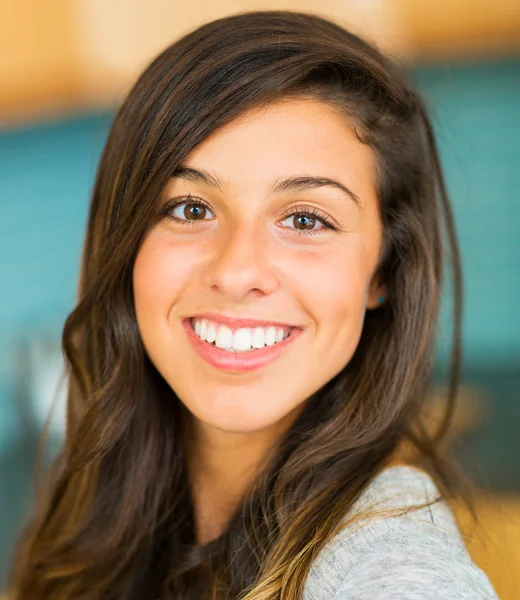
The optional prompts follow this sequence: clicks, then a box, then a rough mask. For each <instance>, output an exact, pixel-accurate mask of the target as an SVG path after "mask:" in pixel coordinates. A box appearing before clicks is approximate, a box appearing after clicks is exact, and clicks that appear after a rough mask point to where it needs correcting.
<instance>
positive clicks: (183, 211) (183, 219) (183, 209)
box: [162, 198, 213, 224]
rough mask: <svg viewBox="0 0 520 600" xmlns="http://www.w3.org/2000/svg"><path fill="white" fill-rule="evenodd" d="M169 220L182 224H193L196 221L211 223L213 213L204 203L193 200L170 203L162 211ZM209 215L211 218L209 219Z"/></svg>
mask: <svg viewBox="0 0 520 600" xmlns="http://www.w3.org/2000/svg"><path fill="white" fill-rule="evenodd" d="M162 214H164V215H165V216H166V217H167V218H168V219H171V220H173V221H177V222H178V223H182V224H193V223H195V222H196V221H211V220H212V215H213V213H212V212H211V210H210V209H209V208H208V207H207V206H206V205H205V204H204V203H203V202H199V201H195V200H193V199H191V198H188V199H178V200H174V201H172V202H169V203H168V204H167V205H166V206H165V208H164V210H163V211H162ZM208 215H209V216H210V218H209V219H208V218H207V217H208Z"/></svg>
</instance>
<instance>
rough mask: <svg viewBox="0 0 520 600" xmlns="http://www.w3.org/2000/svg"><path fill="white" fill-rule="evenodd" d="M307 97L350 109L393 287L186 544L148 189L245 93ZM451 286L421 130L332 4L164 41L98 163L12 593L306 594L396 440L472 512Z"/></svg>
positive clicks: (384, 267)
mask: <svg viewBox="0 0 520 600" xmlns="http://www.w3.org/2000/svg"><path fill="white" fill-rule="evenodd" d="M301 97H308V98H312V99H315V100H319V101H323V102H326V103H328V104H330V105H332V106H334V107H336V108H337V109H339V110H340V111H342V113H343V114H344V115H345V116H346V117H348V118H349V120H350V122H353V123H354V124H355V131H356V134H357V135H358V137H359V139H360V140H361V141H362V142H364V143H366V144H368V145H369V146H370V147H371V148H372V149H373V151H374V152H375V156H376V158H377V167H378V170H377V186H378V198H379V202H380V210H381V216H382V221H383V227H384V233H383V251H382V254H381V259H380V263H379V265H378V271H377V273H378V275H379V278H380V281H382V282H383V283H384V284H386V286H387V290H388V294H387V298H386V301H385V303H384V304H383V305H382V306H381V307H380V308H378V309H376V310H372V311H368V312H367V314H366V319H365V323H364V328H363V332H362V335H361V339H360V342H359V345H358V347H357V349H356V352H355V354H354V356H353V357H352V359H351V360H350V361H349V363H348V364H347V365H346V366H345V368H344V369H343V370H342V371H341V372H340V373H339V374H337V375H336V376H335V377H334V378H333V379H331V380H330V381H329V382H327V383H326V384H325V385H324V386H323V387H322V388H321V389H320V390H318V391H317V392H316V393H315V394H313V395H312V396H311V397H310V398H309V399H308V400H307V401H306V403H305V407H304V410H303V411H302V413H301V414H300V415H299V417H298V419H297V420H296V421H295V423H294V424H293V425H292V426H291V428H290V429H289V431H288V432H287V434H286V435H285V437H284V438H283V440H282V442H281V443H280V444H279V446H278V447H277V448H276V449H273V452H272V453H271V454H270V455H269V456H268V457H266V459H265V463H264V465H263V467H262V469H261V470H260V471H259V473H258V476H257V478H256V480H255V482H254V484H253V485H252V486H251V488H250V489H249V490H248V491H247V493H246V494H245V496H244V498H243V499H242V501H241V502H240V504H239V506H238V507H237V508H236V510H235V512H234V513H233V515H232V516H231V519H230V521H229V523H228V526H227V528H226V529H225V531H224V532H223V533H222V535H220V536H219V537H218V538H217V539H215V540H213V541H211V542H209V543H208V544H205V545H197V544H196V543H195V539H194V534H193V523H194V516H193V505H192V501H191V497H190V489H189V485H188V479H187V472H186V467H185V457H184V454H183V452H184V450H183V448H184V446H183V443H182V434H183V432H182V429H181V423H182V410H183V408H182V402H180V400H179V398H178V397H177V395H176V394H175V392H174V391H173V390H172V389H171V388H170V387H169V386H168V385H167V383H166V382H165V381H164V379H163V378H162V377H161V376H160V375H159V373H158V371H157V370H156V369H155V367H154V365H153V364H152V362H151V361H150V359H149V358H148V357H147V355H146V352H145V350H144V348H143V344H142V341H141V338H140V334H139V329H138V327H137V323H136V316H135V312H134V305H133V291H132V269H133V264H134V259H135V257H136V254H137V251H138V248H139V245H140V241H141V239H142V236H143V232H144V230H145V228H146V225H147V223H148V222H149V219H150V217H151V214H152V210H153V207H154V205H155V202H156V199H157V197H158V195H159V193H160V191H161V190H162V189H163V187H164V186H165V184H166V182H167V180H168V179H169V177H170V176H171V174H172V173H173V171H174V169H175V168H176V166H177V165H179V163H180V162H181V160H182V159H183V157H185V156H186V155H187V154H188V152H190V150H191V149H192V148H194V147H195V146H196V145H197V144H198V143H199V142H201V141H202V140H204V138H206V137H207V136H208V135H210V134H211V133H212V132H214V131H215V130H216V129H218V128H220V127H222V126H223V125H225V124H226V123H228V122H230V121H231V120H233V119H235V118H236V117H238V116H239V115H241V114H242V113H244V111H246V110H248V109H250V108H253V107H258V106H261V105H266V104H268V103H270V102H273V101H275V100H283V99H286V98H287V99H290V98H301ZM446 249H448V250H449V252H448V254H449V256H448V258H449V259H450V264H451V266H452V274H453V278H452V279H453V284H452V289H453V298H454V313H453V349H452V361H451V367H450V375H449V386H448V402H447V410H446V415H445V419H444V422H443V423H442V424H441V427H440V429H439V431H438V432H437V434H436V435H435V436H434V435H433V434H432V433H431V431H430V430H429V429H428V427H426V425H425V423H424V422H423V421H422V420H421V410H422V408H423V407H424V405H425V402H426V400H427V397H428V393H429V391H430V389H431V387H432V366H433V359H434V345H435V331H436V329H435V328H436V323H437V318H438V311H439V302H440V293H441V283H442V281H443V277H444V269H445V267H444V265H445V262H446V261H445V256H444V255H445V254H446ZM461 287H462V285H461V273H460V262H459V250H458V247H457V242H456V235H455V229H454V224H453V218H452V213H451V209H450V205H449V200H448V197H447V193H446V189H445V184H444V180H443V175H442V172H441V166H440V162H439V157H438V152H437V149H436V143H435V140H434V135H433V132H432V126H431V123H430V121H429V118H428V116H427V112H426V109H425V106H424V104H423V102H422V101H421V99H420V98H419V97H418V95H417V94H416V93H415V92H414V91H413V90H412V89H411V87H410V85H409V84H408V83H407V80H406V77H405V75H404V72H403V70H402V69H401V67H399V66H398V64H397V62H396V61H394V60H392V59H390V58H389V57H386V56H384V55H382V54H381V53H380V52H379V51H378V50H377V49H376V48H375V47H373V46H372V45H370V44H368V43H367V42H365V41H363V40H362V39H360V38H359V37H357V36H356V35H353V34H352V33H350V32H349V31H347V30H346V29H344V28H342V27H340V26H339V25H337V24H335V23H333V22H331V21H329V20H327V19H325V18H322V17H319V16H314V15H309V14H304V13H298V12H289V11H258V12H249V13H242V14H236V15H232V16H229V17H226V18H221V19H218V20H215V21H213V22H210V23H207V24H205V25H203V26H201V27H199V28H198V29H196V30H194V31H192V32H190V33H189V34H187V35H185V36H184V37H183V38H181V39H180V40H178V41H177V42H176V43H174V44H173V45H171V46H170V47H168V48H166V50H164V51H163V52H162V53H161V54H160V55H159V56H157V57H156V58H155V59H154V60H153V61H152V62H151V63H150V65H149V66H148V67H147V68H146V69H145V71H144V72H143V73H142V74H141V76H140V77H139V78H138V80H137V82H136V83H135V85H134V86H133V88H132V89H131V90H130V92H129V94H128V96H127V98H126V99H125V101H124V102H123V104H122V106H121V107H120V108H119V110H118V111H117V114H116V116H115V119H114V121H113V124H112V127H111V129H110V133H109V135H108V138H107V141H106V145H105V147H104V151H103V154H102V157H101V161H100V163H99V168H98V171H97V174H96V178H95V184H94V188H93V194H92V200H91V204H90V213H89V218H88V225H87V231H86V238H85V241H84V249H83V257H82V265H81V276H80V285H79V292H78V302H77V306H76V308H75V309H74V310H73V311H72V312H71V314H70V315H69V316H68V318H67V320H66V323H65V326H64V330H63V337H62V346H63V352H64V355H65V358H66V363H67V367H68V376H69V390H68V406H67V432H66V439H65V441H64V444H63V447H62V448H61V450H60V452H59V454H58V456H57V457H56V459H55V460H54V463H53V466H52V469H51V470H50V472H49V473H48V476H47V480H46V483H47V485H46V489H45V491H44V490H43V489H42V490H40V491H39V492H38V494H39V497H38V499H39V502H38V504H37V507H36V509H35V514H34V516H33V518H32V519H31V521H30V523H29V524H27V526H26V528H25V530H24V532H23V535H22V536H21V538H20V542H19V546H18V548H17V552H16V554H15V557H14V558H13V566H12V586H13V593H14V598H15V599H16V600H22V599H23V600H26V599H28V598H30V599H31V600H72V599H73V600H94V599H100V598H104V599H106V600H109V599H116V598H120V599H122V598H125V599H130V598H136V599H137V598H139V600H145V599H150V600H155V599H156V598H158V597H159V596H161V598H165V599H167V598H175V599H176V600H180V599H193V600H195V599H196V598H201V597H202V596H203V595H204V594H208V595H209V594H211V596H210V597H213V598H218V599H223V598H227V599H236V598H241V599H242V598H243V599H244V600H245V599H247V600H259V599H260V598H261V599H262V600H269V599H272V600H274V599H275V598H280V597H283V598H294V599H296V598H299V597H300V595H301V591H302V588H303V584H304V581H305V577H306V576H307V574H308V572H309V568H310V566H311V564H312V562H313V560H314V558H315V557H316V555H317V553H318V552H319V551H320V549H321V548H323V546H324V545H325V544H326V543H327V542H328V541H329V540H330V539H331V538H332V537H333V536H334V535H335V534H336V533H337V532H338V531H339V530H340V529H341V528H342V527H344V526H345V525H346V524H347V523H348V522H351V521H349V518H350V519H353V518H354V516H353V515H350V516H349V515H348V513H349V509H350V508H351V507H352V506H353V504H354V502H355V501H356V499H357V498H358V497H359V496H360V494H361V493H362V491H363V490H365V489H366V488H367V486H368V484H369V483H370V482H371V480H372V479H373V478H374V477H375V476H376V475H377V474H378V473H379V472H380V471H381V469H382V468H384V467H385V465H387V464H388V462H389V460H390V459H391V458H392V457H393V456H395V453H396V451H397V450H398V449H399V447H400V444H401V443H402V442H403V441H406V443H408V444H411V445H413V446H414V447H415V448H416V450H417V451H418V459H417V464H422V466H424V468H425V469H428V470H429V471H431V475H432V476H433V477H434V478H435V481H436V483H437V485H438V486H439V489H440V490H441V495H442V496H444V497H446V498H447V497H450V496H454V495H455V494H462V495H465V496H466V497H465V501H466V502H467V503H468V505H469V506H470V508H471V510H472V514H473V516H474V518H476V515H475V513H474V507H473V505H472V502H473V500H472V499H471V498H470V496H469V493H467V490H466V491H465V490H464V486H463V485H461V482H462V480H463V476H462V475H461V473H460V471H459V470H458V468H457V467H456V466H455V465H454V464H453V463H451V461H449V460H448V459H447V458H446V457H444V456H443V455H442V452H441V451H440V449H439V447H438V443H439V441H440V439H441V438H442V436H443V435H444V434H445V432H446V430H447V428H448V425H449V423H450V417H451V415H452V413H453V407H454V402H455V398H456V393H457V385H458V375H459V366H460V352H461V345H460V320H461V291H462V290H461ZM376 373H377V377H376V376H375V375H374V374H376ZM468 483H469V482H468V481H466V482H465V484H466V485H467V484H468ZM457 488H460V489H457ZM468 489H469V488H468ZM422 506H424V505H422ZM347 517H348V518H347Z"/></svg>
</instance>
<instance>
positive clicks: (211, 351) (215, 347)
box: [183, 317, 303, 372]
mask: <svg viewBox="0 0 520 600" xmlns="http://www.w3.org/2000/svg"><path fill="white" fill-rule="evenodd" d="M202 321H204V320H203V319H201V320H199V319H195V318H193V317H191V318H188V319H184V321H183V327H184V329H185V331H186V333H187V335H188V338H189V340H190V341H191V343H192V346H193V348H194V349H195V351H196V353H197V354H198V355H199V357H201V358H202V359H203V360H204V361H205V362H207V363H209V364H210V365H212V366H213V367H216V368H218V369H223V370H226V371H238V372H244V371H251V370H254V369H258V368H261V367H264V366H266V365H268V364H270V363H271V362H273V361H275V360H276V359H277V358H279V357H281V356H283V355H284V354H285V353H286V352H287V350H288V349H289V348H290V347H291V346H292V345H293V344H294V342H295V341H296V339H297V338H298V337H299V336H300V335H301V333H302V332H303V330H302V329H301V328H299V327H292V326H285V327H282V326H280V327H275V326H270V327H256V328H242V329H240V330H235V332H232V330H231V329H229V328H227V327H222V326H221V327H220V328H219V330H218V331H214V329H215V328H212V327H211V326H209V327H208V325H207V323H205V324H203V323H202ZM248 330H249V331H248Z"/></svg>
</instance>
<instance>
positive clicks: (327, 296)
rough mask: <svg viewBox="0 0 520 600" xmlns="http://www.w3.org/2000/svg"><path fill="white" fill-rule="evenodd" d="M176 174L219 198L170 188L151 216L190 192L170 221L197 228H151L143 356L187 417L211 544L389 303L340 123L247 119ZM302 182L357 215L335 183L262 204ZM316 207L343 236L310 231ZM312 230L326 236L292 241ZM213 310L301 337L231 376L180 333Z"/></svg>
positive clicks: (371, 186)
mask: <svg viewBox="0 0 520 600" xmlns="http://www.w3.org/2000/svg"><path fill="white" fill-rule="evenodd" d="M182 165H184V166H189V167H192V168H197V169H204V170H206V171H210V172H211V173H212V174H213V175H215V176H216V177H218V178H219V179H221V180H222V181H223V182H224V183H225V190H222V191H221V190H217V189H215V188H214V187H211V186H208V185H205V184H202V183H195V182H192V181H188V180H187V179H185V178H181V177H172V178H171V179H169V180H168V182H167V185H166V186H165V188H164V190H163V193H162V194H161V196H160V198H159V199H158V203H157V211H158V212H159V211H160V210H161V208H163V207H164V205H165V203H166V201H167V200H168V199H169V198H171V197H184V196H186V195H187V194H188V193H189V194H191V196H193V198H192V199H190V200H189V201H188V205H186V204H184V205H181V206H180V207H179V206H178V207H176V208H174V209H172V210H171V211H170V213H173V214H174V215H175V216H177V217H178V218H180V219H184V220H185V221H186V220H189V219H190V215H191V219H192V220H193V221H194V222H193V223H192V224H191V225H185V224H184V225H183V224H181V223H176V222H174V221H173V220H170V219H168V218H166V217H164V216H157V217H156V218H154V219H153V221H152V222H151V224H150V226H149V227H148V230H147V232H146V234H145V237H144V239H143V241H142V244H141V246H140V249H139V252H138V255H137V258H136V261H135V265H134V271H133V287H134V300H135V307H136V314H137V321H138V326H139V330H140V333H141V336H142V339H143V343H144V346H145V348H146V351H147V353H148V355H149V356H150V359H151V360H152V362H153V363H154V364H155V366H156V368H157V369H158V371H159V372H160V373H161V374H162V376H163V377H164V379H165V380H166V381H167V382H168V384H169V385H170V386H171V388H172V389H173V390H174V391H175V393H176V394H177V395H178V397H179V398H180V400H181V402H182V404H183V406H184V407H185V409H186V410H185V423H184V424H185V427H187V428H188V429H189V432H190V434H189V436H188V440H189V441H188V442H187V443H188V444H189V446H188V450H189V451H188V456H189V465H188V467H189V472H190V474H191V475H190V479H191V484H192V494H193V499H194V505H195V514H196V529H197V531H196V536H197V539H198V541H199V543H204V542H207V541H209V540H210V539H213V538H214V537H216V536H217V535H218V534H219V533H220V532H221V530H222V527H223V526H224V525H225V522H226V519H227V518H228V517H229V515H230V512H231V510H232V508H233V506H234V504H235V502H236V501H237V499H238V498H240V495H241V494H242V493H243V491H244V489H245V487H246V486H247V484H248V482H249V481H250V480H251V478H252V477H253V476H254V472H255V468H256V466H257V465H258V464H259V461H260V460H261V458H262V457H263V456H264V455H265V453H266V451H267V450H268V449H269V448H271V447H272V446H273V445H274V444H276V442H277V441H278V440H279V439H280V437H281V435H283V433H284V432H285V431H286V430H287V428H288V427H289V426H290V425H291V424H292V423H293V422H294V419H295V418H296V417H297V416H298V414H299V413H300V411H301V410H302V408H303V406H304V403H305V400H306V399H307V398H309V396H310V395H311V394H312V393H314V392H315V391H316V390H318V389H319V388H320V387H322V386H323V385H324V384H325V383H326V382H327V381H329V380H330V379H331V378H332V377H334V376H335V375H336V374H337V373H338V372H339V371H341V370H342V369H343V368H344V367H345V365H346V364H347V363H348V362H349V361H350V359H351V357H352V355H353V354H354V351H355V349H356V347H357V345H358V342H359V339H360V335H361V331H362V327H363V320H364V316H365V311H366V310H371V309H374V308H376V307H377V306H379V301H378V297H379V295H384V294H385V289H384V287H382V286H380V285H379V284H378V282H377V281H376V279H375V278H374V273H375V270H376V266H377V263H378V260H379V256H380V252H381V244H382V223H381V219H380V214H379V208H378V201H377V196H376V187H375V156H374V154H373V152H372V150H371V149H370V148H369V147H368V146H366V145H364V144H362V143H361V142H360V141H359V140H358V139H357V137H356V135H355V134H354V131H353V128H352V124H351V123H350V122H349V121H348V120H347V119H346V118H345V116H343V115H341V114H340V113H339V112H338V111H337V110H335V109H334V108H332V107H331V106H329V105H327V104H324V103H321V102H318V101H314V100H311V99H298V100H295V99H291V100H285V101H278V102H276V103H273V104H270V105H269V106H267V107H263V108H261V109H258V108H256V109H254V110H251V111H249V112H247V113H245V114H244V115H242V116H241V117H240V118H238V119H236V120H235V121H233V122H231V123H229V124H228V125H226V126H224V127H222V128H221V129H219V130H217V131H216V132H214V133H213V134H212V135H210V136H209V137H208V138H206V139H205V140H203V142H201V143H200V144H199V145H198V146H196V147H195V148H194V149H193V150H192V151H191V152H190V153H189V154H188V155H187V156H186V157H185V159H184V160H183V161H182ZM303 175H313V176H322V177H330V178H333V179H335V180H338V181H340V182H341V183H342V184H344V185H345V186H347V187H348V188H349V189H350V190H351V191H352V192H354V193H355V194H356V195H357V197H358V198H359V205H358V204H356V203H355V202H354V201H353V200H352V199H351V198H349V197H348V196H347V195H346V194H345V193H344V192H342V191H341V190H339V189H337V188H334V187H328V186H327V187H320V188H313V189H307V190H302V191H297V192H296V191H291V192H287V191H286V192H280V193H277V194H275V195H274V196H269V195H268V188H269V186H270V184H271V183H272V182H273V180H275V179H278V178H285V177H289V176H303ZM198 198H200V199H202V200H204V201H205V202H206V203H207V204H208V205H209V206H210V207H211V208H210V209H206V210H204V208H203V207H200V205H198V204H197V205H196V206H197V207H199V209H201V210H202V212H201V213H199V215H200V216H199V217H198V220H197V217H193V215H192V214H191V213H189V212H188V210H189V209H190V206H191V205H190V203H191V202H196V201H197V199H198ZM302 206H303V207H304V210H302V209H301V208H300V207H302ZM309 207H313V208H315V209H317V210H318V211H319V212H320V213H321V214H323V215H324V216H326V217H329V218H331V219H333V220H334V222H335V225H336V226H337V227H338V230H337V231H333V230H330V229H327V228H325V226H324V224H323V222H322V221H320V220H319V218H316V220H315V221H314V222H313V221H312V216H311V215H303V216H304V217H305V216H308V217H310V218H311V221H310V224H307V225H306V226H305V223H304V224H303V225H302V223H301V218H302V215H301V213H302V212H305V209H308V208H309ZM295 208H297V209H298V210H297V211H294V209H295ZM294 212H297V214H293V215H292V216H290V215H291V213H294ZM307 223H309V221H307ZM308 229H312V230H313V231H317V230H319V232H318V233H316V235H298V231H302V230H308ZM208 310H210V311H220V312H224V313H227V314H230V315H234V316H238V317H256V318H261V319H266V320H268V321H269V320H276V321H279V322H286V323H291V324H295V325H298V326H300V327H302V328H303V333H302V334H301V335H300V337H299V339H298V340H296V342H295V344H294V345H293V346H292V347H291V348H290V349H287V351H286V352H285V353H284V354H283V355H282V356H281V357H280V358H278V359H277V360H276V361H274V362H273V363H271V364H269V365H267V366H265V367H263V368H261V369H258V370H255V371H252V372H249V373H236V372H235V373H229V372H225V371H222V370H218V369H216V368H214V367H212V366H211V365H209V364H207V363H206V362H205V361H203V360H202V359H201V358H200V357H199V356H198V355H197V354H196V353H195V352H194V350H193V348H192V346H191V343H190V341H189V340H188V338H187V336H186V333H185V331H184V329H183V327H182V320H183V319H184V318H186V317H189V316H192V315H193V314H196V313H199V312H203V311H208Z"/></svg>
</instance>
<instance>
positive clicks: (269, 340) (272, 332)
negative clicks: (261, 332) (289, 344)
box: [265, 327, 276, 346]
mask: <svg viewBox="0 0 520 600" xmlns="http://www.w3.org/2000/svg"><path fill="white" fill-rule="evenodd" d="M275 338H276V328H275V327H268V328H267V333H266V334H265V344H266V346H272V345H273V344H274V341H275Z"/></svg>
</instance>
